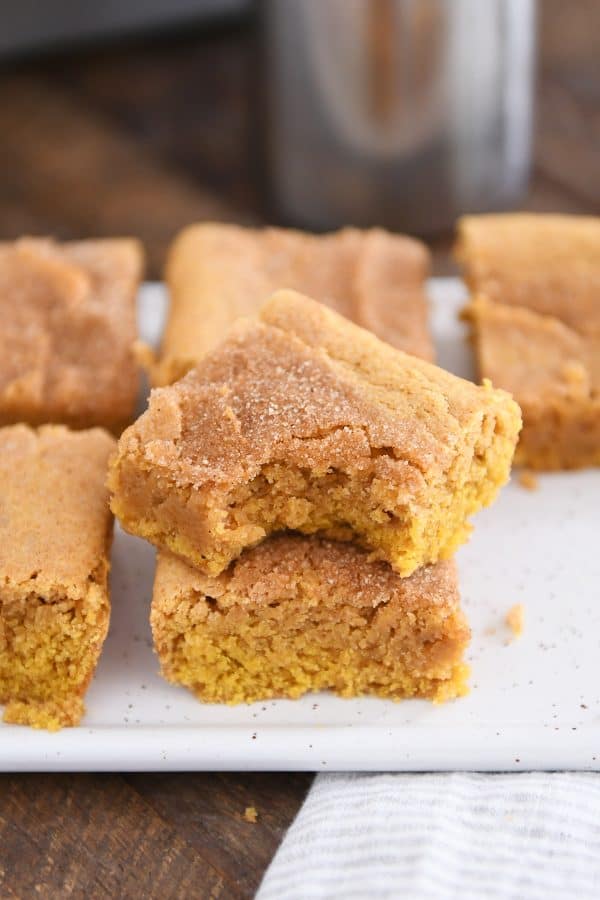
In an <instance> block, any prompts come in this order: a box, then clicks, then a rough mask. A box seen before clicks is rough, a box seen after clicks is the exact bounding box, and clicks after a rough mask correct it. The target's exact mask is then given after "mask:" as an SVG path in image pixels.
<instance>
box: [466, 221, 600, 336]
mask: <svg viewBox="0 0 600 900" xmlns="http://www.w3.org/2000/svg"><path fill="white" fill-rule="evenodd" d="M455 252H456V256H457V259H458V260H459V262H460V263H461V264H462V266H463V271H464V276H465V280H466V282H467V284H468V286H469V288H470V289H471V292H472V293H473V294H484V295H485V296H486V297H487V298H488V299H489V300H493V301H495V302H498V303H505V304H507V305H509V306H523V307H525V308H527V309H531V310H533V312H537V313H541V314H542V315H548V316H555V317H556V318H557V319H560V320H561V321H562V322H564V324H565V325H568V326H569V327H570V328H574V329H575V330H576V331H579V332H581V333H584V334H588V333H591V334H594V333H595V334H598V333H600V300H599V298H600V218H594V217H592V216H563V215H535V214H527V213H516V214H500V215H486V216H466V217H465V218H463V219H461V220H460V221H459V223H458V240H457V244H456V248H455Z"/></svg>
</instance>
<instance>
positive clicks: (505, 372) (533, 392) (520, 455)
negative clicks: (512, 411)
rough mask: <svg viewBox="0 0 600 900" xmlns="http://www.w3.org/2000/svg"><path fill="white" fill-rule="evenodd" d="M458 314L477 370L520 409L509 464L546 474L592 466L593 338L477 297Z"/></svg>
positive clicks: (599, 396)
mask: <svg viewBox="0 0 600 900" xmlns="http://www.w3.org/2000/svg"><path fill="white" fill-rule="evenodd" d="M464 316H465V318H466V319H468V320H469V322H470V323H471V327H472V329H473V336H474V343H475V351H476V355H477V362H478V367H479V371H480V372H481V373H482V374H483V375H485V376H486V377H488V378H491V379H492V381H493V382H494V384H497V385H498V386H499V387H503V388H505V389H506V390H507V391H510V392H511V393H512V394H513V395H514V397H515V399H516V400H517V401H518V403H519V405H520V406H521V409H522V411H523V430H522V432H521V436H520V438H519V444H518V446H517V450H516V453H515V462H516V463H518V464H520V465H524V466H527V467H529V468H532V469H546V470H551V469H573V468H579V467H582V466H594V465H600V335H599V336H598V338H594V337H592V336H587V335H586V336H584V335H580V334H578V333H577V332H576V331H574V330H573V329H571V328H569V327H568V326H566V325H564V324H563V323H562V322H559V320H558V319H556V318H554V317H553V316H542V315H539V313H536V312H532V311H531V310H528V309H523V308H521V307H513V306H506V305H504V304H502V303H491V302H490V301H489V300H487V299H486V298H484V297H476V298H475V299H474V300H473V301H472V302H471V303H470V304H469V306H468V307H467V308H466V310H465V311H464Z"/></svg>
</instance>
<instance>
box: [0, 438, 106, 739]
mask: <svg viewBox="0 0 600 900" xmlns="http://www.w3.org/2000/svg"><path fill="white" fill-rule="evenodd" d="M114 446H115V442H114V439H113V438H112V437H110V436H109V435H108V434H107V433H106V432H105V431H102V430H101V429H91V430H89V431H78V432H73V431H69V430H68V429H67V428H65V427H64V426H60V425H56V426H52V425H49V426H43V427H42V428H40V429H39V430H38V431H35V430H33V429H31V428H29V427H28V426H26V425H14V426H9V427H6V428H1V429H0V478H1V480H2V490H1V491H0V703H1V704H5V710H4V721H5V722H13V723H17V724H27V725H33V726H35V727H36V728H48V729H51V730H54V729H56V728H60V727H62V726H64V725H76V724H77V723H78V722H79V720H80V718H81V716H82V714H83V695H84V693H85V690H86V688H87V686H88V683H89V681H90V679H91V677H92V675H93V672H94V669H95V667H96V663H97V660H98V657H99V654H100V650H101V648H102V643H103V641H104V638H105V637H106V632H107V629H108V620H109V597H108V584H107V577H108V569H109V549H110V543H111V537H112V516H111V514H110V510H109V508H108V493H107V490H106V488H105V485H104V482H105V478H106V468H107V465H108V458H109V455H110V454H111V453H112V452H113V450H114Z"/></svg>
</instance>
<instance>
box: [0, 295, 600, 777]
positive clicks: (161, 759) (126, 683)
mask: <svg viewBox="0 0 600 900" xmlns="http://www.w3.org/2000/svg"><path fill="white" fill-rule="evenodd" d="M431 296H432V326H433V330H434V334H435V337H436V340H437V344H438V350H439V360H440V363H441V364H442V365H444V366H446V367H447V368H450V369H452V370H453V371H456V372H458V373H459V374H462V375H466V376H468V375H469V374H470V364H471V363H470V353H469V350H468V347H467V344H466V342H465V338H464V333H463V328H462V326H461V325H460V324H459V323H458V321H457V318H456V313H457V311H458V309H459V308H460V305H461V302H462V299H463V296H464V294H463V288H462V286H461V284H460V282H458V281H456V280H453V279H437V280H434V281H433V282H432V284H431ZM164 311H165V294H164V291H163V289H162V288H161V287H160V286H159V285H148V286H146V287H145V288H144V289H143V291H142V293H141V297H140V326H141V332H142V335H143V337H144V338H146V339H147V340H150V341H152V342H155V341H156V339H157V337H158V335H159V334H160V331H161V326H162V321H163V318H164ZM599 507H600V471H598V470H596V471H586V472H579V473H572V474H558V475H546V476H544V477H542V478H541V479H540V486H539V489H538V490H537V491H535V492H530V491H526V490H525V489H523V488H522V487H520V486H519V485H518V484H517V483H516V480H515V479H513V483H512V484H510V485H509V486H508V487H507V488H505V490H504V491H503V492H502V495H501V497H500V499H499V500H498V502H497V503H496V504H495V505H494V506H493V507H492V508H491V509H489V510H485V511H484V512H482V513H480V514H479V515H478V516H476V517H475V532H474V534H473V537H472V539H471V542H470V543H469V544H468V545H467V546H466V547H464V548H462V549H461V550H460V552H459V554H458V560H459V568H460V578H461V587H462V593H463V598H464V604H465V607H466V610H467V613H468V615H469V618H470V621H471V624H472V627H473V642H472V646H471V650H470V652H469V660H470V663H471V666H472V678H471V688H472V689H471V693H470V695H469V696H468V697H466V698H464V699H461V700H458V701H454V702H452V703H448V704H446V705H444V706H433V705H432V704H430V703H427V702H424V701H415V700H412V701H405V702H403V703H392V702H390V701H383V700H376V699H363V700H342V699H339V698H336V697H333V696H330V695H326V694H318V695H311V696H307V697H305V698H303V699H301V700H297V701H285V700H280V701H277V702H265V703H257V704H254V705H252V706H238V707H226V706H216V705H215V706H211V705H206V706H205V705H201V704H199V703H198V702H197V701H196V700H194V698H193V697H192V696H191V695H190V694H189V693H188V692H187V691H185V690H183V689H181V688H176V687H172V686H169V685H168V684H166V683H165V682H164V681H162V679H161V678H160V677H159V676H158V674H157V661H156V659H155V657H154V655H153V652H152V647H151V640H150V629H149V625H148V612H149V606H150V597H151V592H152V569H153V551H152V549H151V548H150V547H149V546H148V545H146V544H144V543H143V542H142V541H139V540H137V539H135V538H132V537H129V536H127V535H125V534H123V533H122V532H120V531H119V530H117V534H116V537H115V544H114V552H113V570H112V595H113V601H112V602H113V613H112V624H111V629H110V634H109V637H108V639H107V642H106V645H105V649H104V652H103V655H102V659H101V662H100V665H99V667H98V673H97V677H96V678H95V680H94V682H93V684H92V686H91V688H90V690H89V692H88V695H87V714H86V716H85V718H84V720H83V724H82V725H81V726H80V727H79V728H72V729H65V730H64V731H61V732H58V733H55V734H48V733H46V732H39V731H34V730H32V729H29V728H23V727H18V726H12V725H10V726H9V725H2V724H0V770H4V771H58V770H70V771H102V770H121V771H137V770H145V771H150V770H203V769H204V770H206V769H208V770H226V769H230V770H247V769H249V770H259V769H263V770H276V769H279V770H300V769H307V770H316V771H326V770H327V771H330V770H334V769H355V770H365V771H367V770H381V769H384V770H385V769H387V770H404V771H409V770H410V771H413V770H440V769H442V770H443V769H478V770H482V771H483V770H523V769H563V768H569V769H596V770H600V539H599V536H600V512H599ZM517 602H520V603H523V604H524V606H525V631H524V634H523V636H522V637H521V638H520V639H519V640H516V641H514V642H509V637H510V633H509V631H508V629H507V628H506V626H505V624H504V616H505V614H506V612H507V610H508V609H509V607H511V606H512V605H513V604H514V603H517Z"/></svg>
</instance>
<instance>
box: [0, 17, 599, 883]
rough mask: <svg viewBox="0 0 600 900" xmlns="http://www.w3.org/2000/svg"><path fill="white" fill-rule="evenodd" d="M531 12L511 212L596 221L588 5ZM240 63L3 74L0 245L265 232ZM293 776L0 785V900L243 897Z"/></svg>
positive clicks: (183, 43)
mask: <svg viewBox="0 0 600 900" xmlns="http://www.w3.org/2000/svg"><path fill="white" fill-rule="evenodd" d="M540 6H541V13H542V15H541V31H540V77H539V85H538V119H537V127H536V147H535V160H534V168H533V177H532V183H531V190H530V194H529V196H528V197H527V199H526V201H525V203H524V207H525V208H527V209H533V210H561V211H567V212H577V213H593V214H598V213H599V211H600V164H599V160H600V147H599V144H600V70H599V65H600V46H599V41H598V35H599V34H600V2H598V0H579V2H578V3H577V5H576V9H574V7H573V6H572V5H571V4H565V3H564V2H562V0H541V3H540ZM253 52H254V51H253V45H252V41H251V38H250V36H249V23H241V24H239V25H237V26H234V27H232V26H229V27H228V28H220V29H218V30H214V29H213V30H212V31H209V32H207V31H203V30H200V29H198V30H194V29H187V30H186V34H185V35H181V34H179V35H170V36H167V37H163V38H161V39H159V38H157V37H156V38H152V40H147V39H146V40H144V41H143V42H136V43H130V44H127V45H126V44H122V45H120V46H116V47H115V46H113V47H111V48H109V49H96V50H94V51H89V50H88V51H87V52H85V53H84V52H81V53H79V54H73V53H71V54H69V55H64V54H63V55H60V56H53V57H52V58H48V59H46V60H45V61H43V62H39V61H37V62H28V63H20V64H19V65H18V66H17V65H16V64H15V65H12V66H7V65H5V67H4V70H3V71H2V72H0V134H1V135H2V137H1V139H0V238H12V237H15V236H16V235H18V234H21V233H24V232H30V233H52V234H55V235H57V236H59V237H65V238H66V237H82V236H87V235H90V236H91V235H98V234H106V235H112V234H117V233H121V234H136V235H138V236H139V237H141V238H142V239H143V241H144V242H145V244H146V247H147V249H148V254H149V275H150V277H159V276H160V271H161V266H162V262H163V260H164V256H165V249H166V246H167V244H168V242H169V241H170V239H171V237H172V235H173V233H174V232H175V231H176V230H177V229H178V228H179V227H181V226H182V225H184V224H186V223H188V222H190V221H193V220H195V219H202V218H207V217H212V218H216V219H222V220H231V221H244V222H252V221H265V218H266V215H267V213H266V210H265V208H264V206H263V203H262V199H261V192H260V189H259V181H258V179H257V177H256V169H255V156H256V153H255V148H256V146H257V145H258V138H259V136H258V135H257V131H256V129H257V126H256V122H255V120H254V118H253V106H252V103H251V98H250V95H249V92H248V85H249V83H251V81H252V71H253V65H254V55H253ZM449 243H450V236H449V235H445V236H441V237H440V238H439V239H437V240H436V241H435V242H434V244H433V249H434V257H435V265H436V270H437V271H439V272H441V271H447V270H448V269H449V267H450V266H451V264H450V263H449V259H448V247H449ZM0 327H1V326H0ZM311 778H312V776H311V775H308V774H295V775H287V774H260V775H259V774H240V775H238V774H178V775H145V774H140V775H57V776H54V775H22V776H0V898H2V900H4V898H30V897H42V898H44V897H48V898H58V897H60V898H63V897H76V898H80V897H81V898H91V897H94V898H97V897H111V898H115V897H118V898H127V897H135V898H139V897H144V898H151V897H160V898H161V900H167V898H171V897H173V898H175V897H177V898H180V897H181V898H186V900H187V898H196V897H224V898H228V897H232V898H238V897H239V898H242V897H251V896H252V894H253V892H254V890H255V889H256V887H257V885H258V883H259V882H260V879H261V876H262V874H263V872H264V870H265V868H266V866H267V864H268V862H269V860H270V858H271V857H272V855H273V853H274V851H275V849H276V847H277V845H278V844H279V842H280V840H281V837H282V835H283V833H284V831H285V829H286V828H287V826H288V824H289V823H290V822H291V820H292V819H293V817H294V815H295V813H296V811H297V809H298V807H299V805H300V803H301V802H302V799H303V797H304V795H305V793H306V791H307V789H308V787H309V785H310V782H311ZM247 806H254V807H256V809H257V810H258V816H259V817H258V822H257V823H256V824H250V823H248V822H246V821H245V820H244V818H243V813H244V809H245V808H246V807H247Z"/></svg>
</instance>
